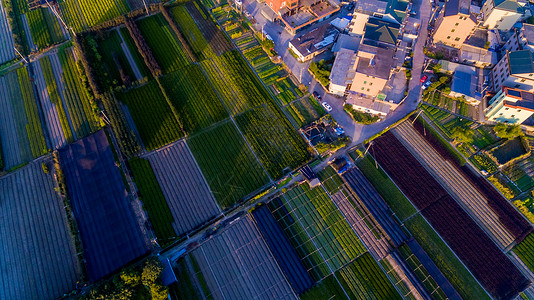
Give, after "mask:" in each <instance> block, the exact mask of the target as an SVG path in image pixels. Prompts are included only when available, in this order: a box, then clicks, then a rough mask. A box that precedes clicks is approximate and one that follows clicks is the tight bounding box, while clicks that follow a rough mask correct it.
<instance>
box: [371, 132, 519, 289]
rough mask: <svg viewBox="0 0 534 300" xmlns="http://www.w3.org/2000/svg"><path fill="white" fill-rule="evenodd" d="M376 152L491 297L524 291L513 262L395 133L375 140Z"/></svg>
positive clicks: (376, 155)
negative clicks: (393, 153)
mask: <svg viewBox="0 0 534 300" xmlns="http://www.w3.org/2000/svg"><path fill="white" fill-rule="evenodd" d="M373 148H374V150H373V151H374V152H373V153H374V155H375V158H376V159H377V160H378V162H379V163H380V164H381V166H382V167H383V168H384V169H385V170H386V172H388V173H389V175H390V176H392V177H393V180H395V181H396V183H397V184H398V185H399V187H400V188H401V190H403V192H404V193H405V194H406V195H407V196H408V197H409V198H410V200H412V202H414V203H415V205H416V206H417V207H418V208H419V209H420V210H422V214H423V215H424V216H425V217H426V218H428V220H429V222H430V224H431V225H432V226H433V227H434V228H435V229H436V231H437V233H439V234H440V235H441V236H442V237H443V239H444V240H445V241H447V243H448V244H449V245H450V247H451V249H453V250H454V251H455V253H456V254H457V255H458V257H459V258H460V259H462V261H464V262H466V265H467V266H468V267H469V268H470V270H471V272H472V273H473V274H474V275H475V276H476V277H477V279H478V280H479V281H480V282H481V284H482V285H483V286H484V287H485V288H486V290H487V291H488V292H489V293H490V294H491V295H493V296H494V297H503V298H506V297H509V296H511V295H514V294H516V293H518V292H519V291H520V290H522V289H523V288H524V287H525V284H526V278H525V277H524V276H523V275H522V274H521V273H520V272H519V271H518V269H517V268H516V267H515V266H514V265H513V263H512V262H511V261H510V259H509V258H508V257H506V256H505V255H504V254H503V253H502V252H501V250H500V249H499V248H498V247H497V245H496V244H494V243H493V241H492V240H491V239H490V238H489V237H488V236H487V235H486V234H485V233H484V231H482V229H480V227H478V225H477V224H476V223H475V222H474V221H473V219H471V217H470V216H469V215H468V214H467V213H466V212H465V211H464V210H463V209H462V208H461V207H460V205H459V204H458V203H456V202H455V200H454V199H452V197H451V196H450V195H449V194H448V193H447V192H446V191H445V190H444V189H443V188H442V187H441V186H440V185H439V184H438V183H437V181H435V179H433V177H432V176H431V175H429V173H428V172H427V171H426V170H425V169H424V167H423V166H422V165H421V164H420V163H418V162H417V160H416V159H415V158H414V157H413V156H412V154H410V152H409V151H408V150H407V149H406V148H404V146H403V145H402V144H401V142H400V141H399V140H397V139H396V138H395V136H394V135H393V134H392V133H390V132H387V133H386V134H384V135H383V136H382V137H381V138H379V139H377V140H375V142H374V144H373ZM392 149H395V155H392V154H391V153H392ZM408 172H409V173H408ZM401 174H402V175H401ZM408 178H409V180H406V179H408ZM415 186H417V188H416V189H415V188H414V187H415ZM422 187H425V189H422ZM459 233H462V234H459ZM425 250H426V251H428V250H427V249H425ZM505 282H506V283H505ZM501 286H507V289H502V288H500V287H501Z"/></svg>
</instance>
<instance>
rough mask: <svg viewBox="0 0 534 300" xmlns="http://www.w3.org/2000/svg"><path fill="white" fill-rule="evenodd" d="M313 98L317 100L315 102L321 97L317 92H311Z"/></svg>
mask: <svg viewBox="0 0 534 300" xmlns="http://www.w3.org/2000/svg"><path fill="white" fill-rule="evenodd" d="M312 95H313V98H315V99H317V100H321V95H319V93H317V92H313V94H312Z"/></svg>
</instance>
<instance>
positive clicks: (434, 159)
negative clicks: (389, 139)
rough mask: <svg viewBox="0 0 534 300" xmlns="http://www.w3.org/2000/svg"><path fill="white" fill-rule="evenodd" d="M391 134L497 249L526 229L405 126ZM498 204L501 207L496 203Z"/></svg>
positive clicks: (503, 205) (514, 215) (510, 211)
mask: <svg viewBox="0 0 534 300" xmlns="http://www.w3.org/2000/svg"><path fill="white" fill-rule="evenodd" d="M392 132H393V133H394V134H395V135H396V136H397V137H398V138H399V141H400V142H401V143H402V144H403V145H404V146H405V147H407V148H406V149H408V150H409V151H411V152H412V154H413V155H414V156H415V157H417V158H419V161H420V162H421V164H422V165H423V166H424V167H425V168H426V169H427V170H428V171H429V172H430V173H431V174H434V175H436V176H437V177H436V178H438V181H439V182H440V183H441V184H442V185H443V186H444V187H445V189H447V190H448V191H449V192H450V193H451V195H453V196H455V197H456V199H458V200H459V204H460V205H461V206H462V207H463V208H464V209H465V210H466V212H468V213H469V214H470V215H471V217H472V218H474V220H475V221H476V222H477V223H478V224H480V226H482V228H483V229H484V231H485V232H486V233H487V234H488V235H489V236H490V237H491V238H492V239H493V240H494V241H495V242H496V243H497V244H498V245H499V246H500V247H502V248H505V247H506V246H508V245H509V244H510V243H512V241H513V240H515V239H516V238H518V237H520V236H521V235H522V234H523V232H524V231H525V230H527V229H528V227H530V226H528V224H527V223H526V222H525V221H524V220H523V218H522V217H521V216H520V215H519V213H517V212H515V211H514V210H513V209H512V208H511V206H510V204H508V203H506V200H504V199H499V198H496V199H494V198H488V197H486V195H484V194H483V193H482V192H481V191H479V190H478V189H477V187H476V186H475V185H473V184H472V183H471V182H470V181H469V178H466V177H464V175H463V174H462V173H460V170H458V169H456V168H455V166H454V165H452V164H451V163H447V162H446V161H444V159H443V157H442V156H440V155H439V154H438V152H436V151H435V150H434V149H433V148H432V146H431V145H430V144H429V143H427V142H426V141H425V140H424V139H423V137H422V136H420V135H419V134H418V133H417V131H415V130H414V128H413V127H411V126H409V124H408V123H406V122H405V123H403V124H401V125H399V126H398V127H397V128H396V129H394V130H393V131H392ZM481 199H484V200H485V201H481ZM501 200H502V201H501ZM499 201H500V202H504V203H497V202H499ZM507 208H508V210H505V209H507Z"/></svg>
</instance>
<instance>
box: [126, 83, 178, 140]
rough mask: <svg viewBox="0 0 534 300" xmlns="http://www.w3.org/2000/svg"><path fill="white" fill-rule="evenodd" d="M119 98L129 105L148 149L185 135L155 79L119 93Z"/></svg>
mask: <svg viewBox="0 0 534 300" xmlns="http://www.w3.org/2000/svg"><path fill="white" fill-rule="evenodd" d="M117 98H118V99H119V100H120V101H121V102H123V103H125V104H126V105H127V106H128V110H129V111H130V114H131V115H132V118H133V120H134V122H135V125H136V127H137V130H138V132H139V135H140V137H141V140H142V141H143V143H144V144H145V147H146V148H147V150H153V149H156V148H159V147H161V146H164V145H167V144H169V143H171V142H173V141H175V140H177V139H179V138H181V137H183V132H182V131H181V129H180V126H179V125H178V122H177V120H176V118H175V117H174V115H173V113H172V111H171V108H170V107H169V105H168V104H167V102H166V101H165V98H164V96H163V94H162V92H161V90H160V88H159V86H158V84H157V83H156V82H155V81H151V82H149V83H148V84H146V85H143V86H141V87H138V88H135V89H131V90H129V91H128V92H124V93H117Z"/></svg>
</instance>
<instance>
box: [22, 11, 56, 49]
mask: <svg viewBox="0 0 534 300" xmlns="http://www.w3.org/2000/svg"><path fill="white" fill-rule="evenodd" d="M26 17H27V18H28V25H29V27H30V32H31V35H32V38H33V41H34V43H35V44H36V45H37V47H39V49H44V48H46V47H48V46H51V45H53V44H57V43H59V42H61V41H63V40H64V38H63V32H62V31H61V27H60V25H59V21H58V20H57V18H56V16H55V15H53V14H52V12H51V11H50V10H49V9H48V8H38V9H33V10H30V11H29V12H28V13H26Z"/></svg>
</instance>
